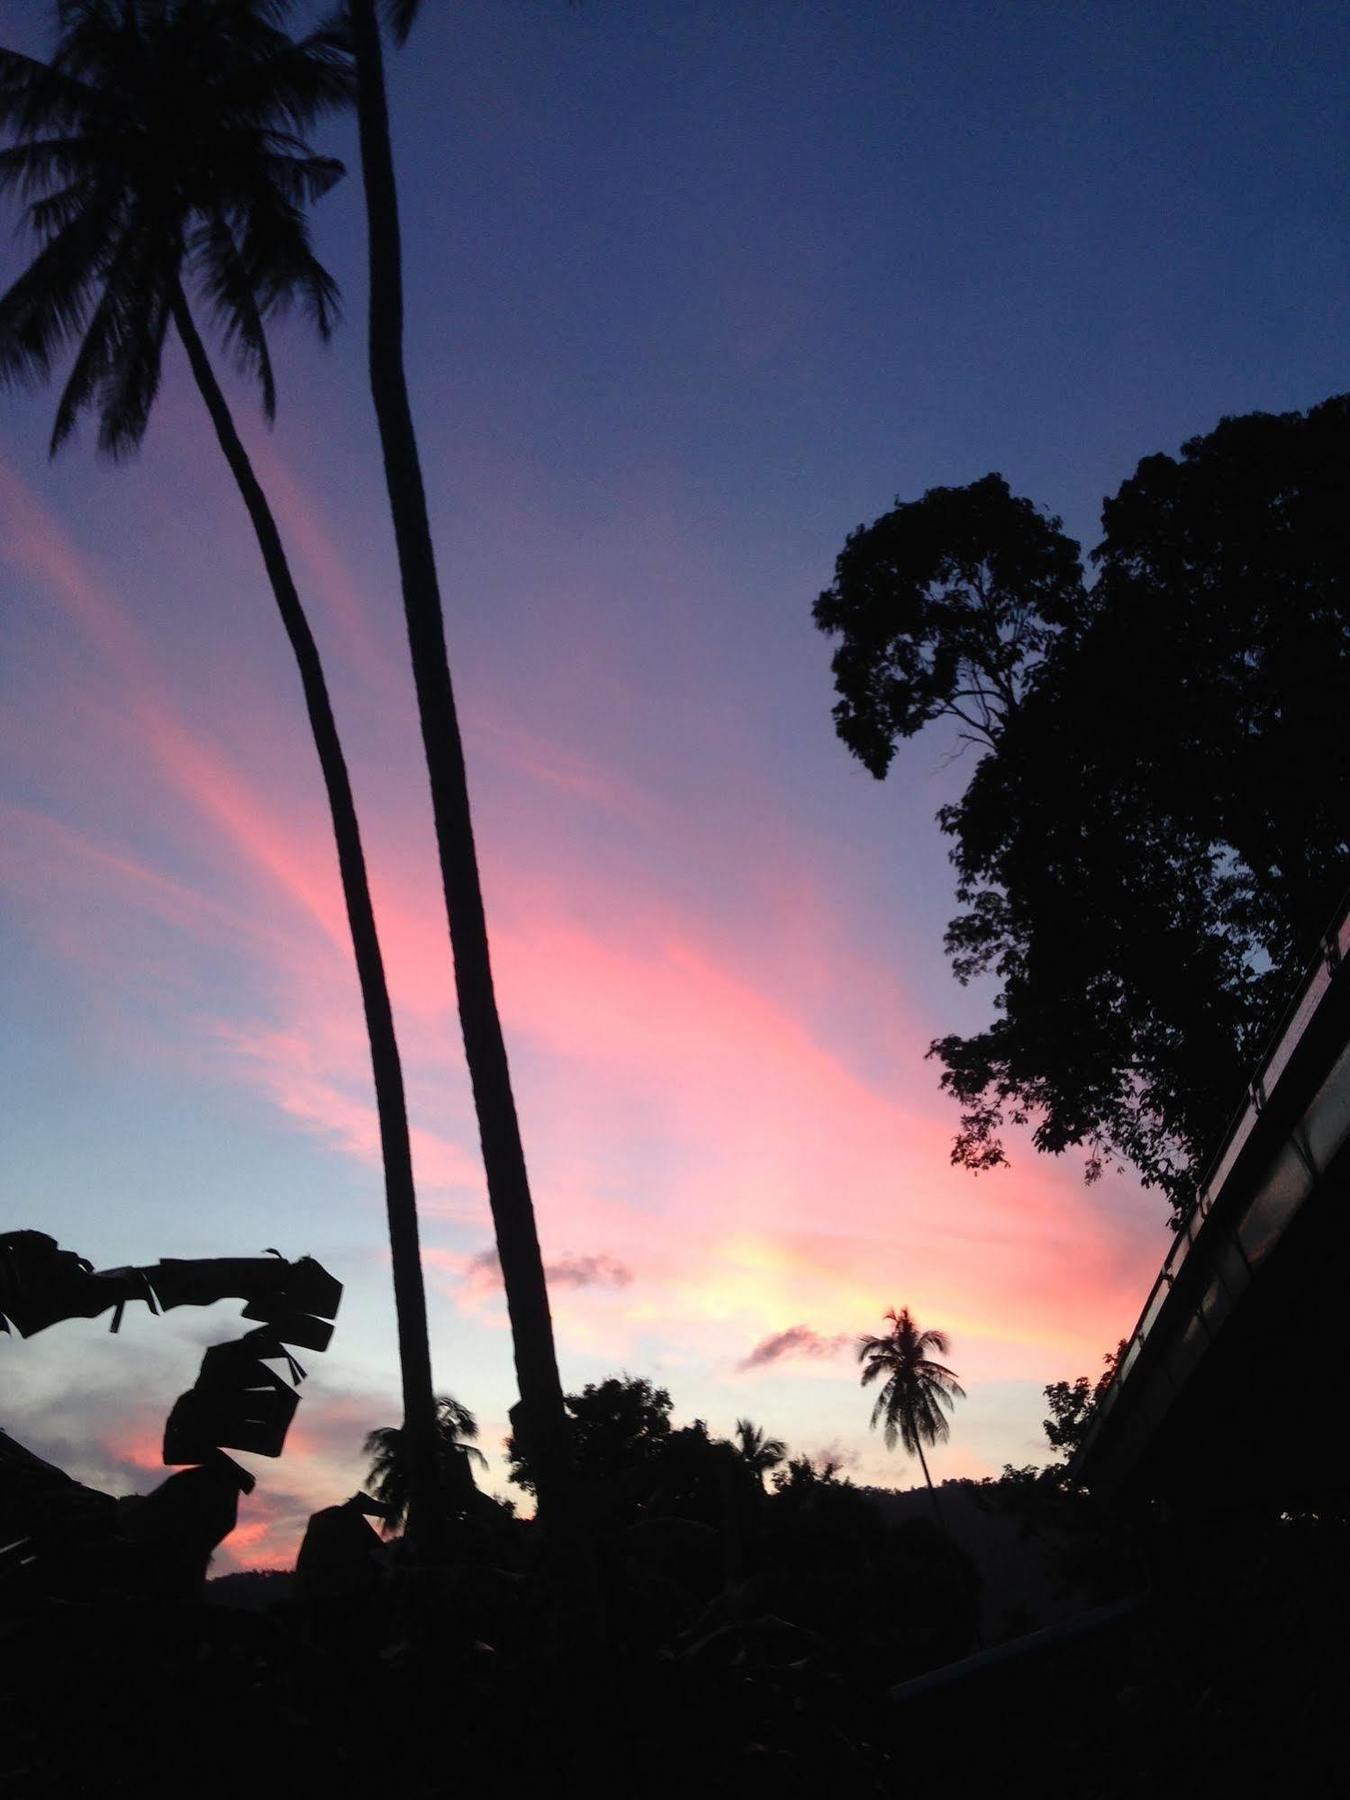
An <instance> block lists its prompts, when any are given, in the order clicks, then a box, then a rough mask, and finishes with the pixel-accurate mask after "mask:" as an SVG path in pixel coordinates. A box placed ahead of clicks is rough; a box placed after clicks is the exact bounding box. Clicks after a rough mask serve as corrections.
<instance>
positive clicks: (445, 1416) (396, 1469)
mask: <svg viewBox="0 0 1350 1800" xmlns="http://www.w3.org/2000/svg"><path fill="white" fill-rule="evenodd" d="M477 1436H478V1421H477V1419H475V1418H474V1416H473V1414H472V1413H471V1412H470V1411H469V1409H468V1407H467V1406H461V1405H460V1403H459V1401H458V1400H455V1399H452V1398H451V1396H450V1395H449V1394H438V1395H437V1397H436V1454H437V1460H438V1462H439V1465H440V1469H439V1473H440V1482H439V1491H440V1498H441V1503H442V1505H443V1506H444V1507H445V1508H446V1510H447V1511H449V1512H451V1513H465V1512H467V1511H468V1510H469V1508H470V1507H471V1506H472V1505H473V1500H474V1496H475V1495H476V1494H477V1492H478V1488H477V1485H476V1483H475V1482H474V1478H473V1467H472V1465H473V1464H474V1463H477V1464H478V1465H479V1467H480V1468H484V1469H485V1468H486V1467H487V1458H486V1457H485V1456H484V1455H483V1452H482V1451H481V1450H480V1449H479V1448H478V1446H477V1445H476V1444H475V1443H474V1441H473V1440H474V1439H475V1438H476V1437H477ZM362 1454H363V1455H365V1456H368V1457H369V1458H370V1469H369V1471H368V1473H367V1475H366V1486H367V1487H368V1488H369V1489H370V1492H371V1494H372V1495H373V1496H374V1498H375V1499H376V1500H378V1501H380V1503H381V1504H382V1505H383V1506H384V1507H385V1509H386V1511H385V1530H386V1532H389V1531H397V1530H398V1529H399V1527H400V1526H401V1525H402V1524H403V1522H404V1520H405V1519H406V1518H407V1516H408V1499H409V1493H410V1483H409V1474H410V1471H409V1468H408V1454H407V1449H406V1434H405V1432H404V1431H403V1430H402V1428H401V1427H400V1426H398V1425H381V1426H379V1427H378V1429H377V1430H375V1431H372V1432H371V1433H370V1434H369V1435H368V1437H367V1438H366V1441H365V1443H364V1445H363V1446H362Z"/></svg>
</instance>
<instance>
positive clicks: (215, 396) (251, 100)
mask: <svg viewBox="0 0 1350 1800" xmlns="http://www.w3.org/2000/svg"><path fill="white" fill-rule="evenodd" d="M283 12H284V5H283V4H282V3H281V0H64V3H63V4H61V5H60V6H59V7H58V10H57V19H58V28H59V38H58V43H57V46H56V51H55V54H54V55H53V58H52V61H51V63H50V65H47V64H44V63H41V62H38V61H35V60H33V59H31V58H29V57H26V56H21V55H19V54H17V53H15V52H13V51H8V50H2V51H0V125H3V126H7V127H8V128H9V130H10V132H11V134H12V135H13V137H14V138H15V140H16V141H15V142H14V144H13V145H12V146H11V147H10V148H8V149H6V150H4V151H3V152H0V186H3V187H5V188H10V189H17V190H18V192H19V193H20V194H21V195H22V196H23V197H24V198H25V199H26V200H27V201H28V203H29V204H28V207H27V222H28V224H29V226H30V227H31V229H32V231H33V233H34V235H35V237H36V239H37V241H38V244H39V249H38V251H37V254H36V255H35V257H34V259H33V261H32V263H31V264H30V265H29V267H28V268H27V269H26V270H25V272H24V273H23V274H22V275H20V277H19V279H18V280H17V281H16V282H15V283H14V284H13V286H12V287H11V288H10V289H9V291H8V293H6V294H5V295H4V296H3V297H0V380H3V381H5V382H7V383H18V384H24V385H36V384H39V383H41V382H43V381H45V380H46V379H47V378H48V377H49V376H50V375H51V374H52V371H53V367H54V365H55V364H56V363H57V362H58V360H59V359H60V358H61V357H62V356H63V354H64V353H66V352H67V351H73V360H72V363H71V368H70V373H69V376H68V378H67V380H66V383H65V386H64V389H63V391H62V394H61V398H60V401H59V403H58V406H57V411H56V420H55V424H54V427H53V430H52V438H51V450H52V453H53V455H54V454H55V453H56V451H57V450H58V449H59V448H60V447H61V445H62V444H63V443H64V442H65V441H66V440H67V438H68V437H69V436H70V434H71V432H72V431H73V429H74V427H75V424H76V422H77V420H78V418H79V416H80V414H81V413H82V412H85V411H90V412H93V413H95V414H96V415H97V417H98V421H99V432H98V446H99V449H100V450H101V451H102V452H103V453H104V454H106V455H107V456H109V457H111V458H113V459H119V458H122V457H125V456H128V455H130V454H131V453H132V452H134V451H135V450H136V449H137V447H138V446H139V444H140V442H141V440H142V438H143V437H144V435H145V431H146V428H147V426H148V424H149V419H150V413H151V410H152V408H153V405H154V401H155V397H156V395H157V393H158V391H159V384H160V373H161V365H162V361H163V353H164V346H165V342H166V339H167V337H168V335H169V328H170V326H172V327H173V329H174V331H176V332H177V334H178V337H179V339H180V341H181V343H182V345H183V348H184V350H185V351H186V353H187V359H188V363H189V366H190V368H191V371H192V374H193V377H194V379H195V380H196V383H197V387H198V389H199V391H200V393H201V396H202V399H203V401H204V402H205V404H206V409H207V412H208V414H209V415H210V419H211V423H212V425H213V426H214V428H215V433H216V437H217V439H218V441H219V443H220V447H221V449H222V451H223V452H224V455H225V458H226V461H227V462H228V464H229V467H230V470H231V472H232V473H233V475H234V477H235V480H236V482H237V483H238V486H239V491H240V494H241V495H242V497H243V501H244V505H245V507H246V508H247V511H248V515H249V518H250V520H251V521H252V524H253V528H254V531H255V533H256V535H257V539H258V545H259V548H260V550H261V552H262V558H263V563H264V565H265V568H266V571H267V575H268V578H269V580H270V582H271V586H272V592H273V595H274V596H275V599H276V603H277V606H278V608H279V610H280V612H281V618H282V622H283V624H284V626H285V630H286V634H287V637H288V638H289V640H290V644H291V648H292V650H293V652H294V654H295V658H296V663H297V665H298V668H299V672H300V681H301V686H302V688H303V691H304V699H305V705H306V708H307V710H308V714H309V722H310V727H311V730H312V731H313V734H314V742H315V747H316V749H317V751H318V755H319V763H320V766H321V768H322V771H323V779H324V784H325V787H326V789H327V794H328V803H329V807H330V810H331V813H332V820H333V832H334V836H335V838H336V840H337V853H338V865H339V869H340V872H341V878H342V891H343V897H344V899H345V901H346V907H347V917H348V921H349V924H350V928H351V936H352V947H353V950H354V952H355V957H356V967H357V973H358V976H359V979H360V986H361V998H362V1002H363V1005H364V1009H365V1017H366V1025H367V1029H368V1032H369V1036H370V1051H371V1066H372V1070H373V1074H374V1083H375V1096H376V1105H377V1111H378V1115H379V1126H380V1143H381V1149H382V1153H383V1161H384V1179H385V1197H386V1203H387V1209H388V1218H389V1238H390V1247H391V1253H392V1262H393V1275H394V1297H395V1304H396V1308H397V1314H398V1336H399V1352H400V1358H401V1364H402V1377H403V1404H404V1417H405V1423H406V1425H407V1428H408V1431H409V1465H410V1472H409V1482H410V1487H411V1490H412V1492H413V1494H414V1496H415V1503H414V1507H413V1513H414V1523H416V1518H417V1514H418V1513H419V1511H420V1510H422V1509H423V1508H425V1511H426V1515H427V1519H428V1521H429V1522H430V1521H434V1519H435V1516H436V1507H435V1504H434V1484H435V1473H436V1455H435V1441H436V1440H435V1429H436V1415H435V1399H434V1391H433V1388H432V1381H431V1359H430V1350H429V1346H428V1341H427V1322H426V1301H425V1296H424V1292H423V1285H422V1270H421V1262H420V1255H419V1248H418V1232H417V1206H416V1196H415V1192H414V1187H413V1168H412V1154H411V1149H410V1146H409V1139H408V1122H407V1111H406V1106H405V1101H404V1089H403V1073H402V1067H401V1064H400V1060H399V1052H398V1044H397V1041H396V1039H395V1036H394V1020H393V1011H392V1008H391V1006H390V1000H389V990H388V985H387V983H386V980H385V973H384V961H383V957H382V954H381V950H380V942H379V937H378V935H377V932H376V927H375V914H374V909H373V907H372V904H371V897H370V888H369V884H368V882H367V878H366V867H365V857H364V854H363V851H362V847H361V837H360V832H359V829H358V826H357V817H356V809H355V805H354V803H353V799H352V790H351V783H350V780H349V778H348V773H347V766H346V761H345V758H344V756H343V752H342V746H341V743H340V741H339V738H338V734H337V727H336V724H335V722H334V718H333V711H332V706H331V704H330V701H329V696H328V689H327V684H326V681H325V678H324V672H323V667H322V664H321V663H320V660H319V654H318V649H317V646H316V644H315V642H314V637H313V634H312V632H311V631H310V627H309V622H308V620H307V618H306V616H305V612H304V609H303V607H302V606H301V603H300V598H299V595H298V594H297V592H296V587H295V583H294V581H293V579H292V577H291V572H290V568H289V566H288V564H287V561H286V555H285V551H284V549H283V546H282V542H281V536H280V533H279V532H278V530H277V524H276V520H275V519H274V517H273V515H272V512H271V509H270V507H269V505H268V503H267V499H266V496H265V495H264V493H263V490H262V488H261V486H260V484H259V482H258V479H257V477H256V475H255V474H254V471H253V467H252V464H251V463H250V461H249V458H248V455H247V453H246V452H245V450H244V446H243V443H242V442H241V440H240V437H239V434H238V432H237V430H236V429H235V425H234V421H233V418H232V416H231V413H230V409H229V406H228V404H227V402H226V399H225V396H224V394H223V392H222V391H221V388H220V384H219V383H218V381H217V380H216V376H215V373H214V371H213V369H212V366H211V361H210V358H209V356H208V354H207V350H206V346H205V344H204V343H203V341H202V338H201V335H200V333H199V331H198V329H197V325H196V322H195V319H194V316H193V305H194V303H195V305H196V306H197V307H198V308H200V309H201V310H204V311H205V312H206V313H207V315H208V317H209V318H210V320H211V322H212V325H213V326H214V328H215V331H216V334H217V336H218V337H219V339H220V341H221V342H222V344H223V345H224V347H225V348H226V349H227V350H228V351H229V352H231V353H232V354H233V357H234V360H235V361H236V363H238V364H239V365H240V366H241V368H242V369H243V371H244V372H245V373H247V374H249V375H251V376H253V377H254V378H256V379H257V381H258V383H259V386H260V388H261V391H262V401H263V408H264V411H265V413H266V415H267V417H268V419H269V420H270V419H271V417H272V414H273V410H274V407H275V384H274V380H273V374H272V364H271V360H270V357H269V354H268V346H267V335H266V324H267V321H268V320H269V319H270V318H272V317H273V316H275V315H277V314H280V313H282V312H284V311H286V310H287V309H288V308H290V307H292V306H299V307H300V308H301V309H302V310H303V311H304V312H306V313H307V314H308V316H309V318H310V320H311V322H312V323H313V325H314V326H315V327H316V328H317V330H318V332H319V334H320V336H322V337H325V338H326V337H327V336H328V334H329V333H330V331H331V329H332V326H333V323H334V321H335V318H336V314H337V289H336V287H335V284H334V283H333V281H332V279H331V277H330V276H329V275H328V273H327V271H326V270H325V269H324V268H323V267H322V265H321V264H320V263H319V261H318V260H317V258H316V257H315V255H314V253H313V251H312V249H311V247H310V242H309V234H308V229H307V226H306V223H305V217H304V211H303V208H304V207H305V205H306V204H307V203H308V202H310V201H313V200H316V199H318V198H319V197H320V196H321V195H323V194H325V193H326V192H327V191H328V190H329V189H330V188H331V187H332V186H333V184H334V183H335V182H336V181H337V180H338V179H339V178H340V176H341V175H342V172H343V171H342V165H341V164H340V163H338V162H335V161H334V160H333V159H332V158H329V157H321V156H315V155H314V154H313V153H312V152H311V151H310V149H309V147H308V145H307V144H306V143H305V141H304V139H303V136H302V135H301V134H302V133H303V132H304V131H305V130H306V128H307V127H308V126H309V125H310V124H311V123H312V122H313V121H315V120H317V119H319V118H321V117H323V116H324V115H325V114H328V113H330V112H332V111H334V110H336V109H338V108H341V107H342V106H344V105H346V104H347V103H348V101H349V98H350V91H351V71H350V65H349V63H348V61H347V59H346V58H345V57H344V56H343V55H342V54H341V52H340V51H339V50H337V49H336V48H335V47H334V46H333V45H332V44H331V43H330V42H329V41H328V40H326V39H323V38H318V37H309V38H306V39H303V40H301V41H299V42H293V41H292V40H291V39H290V38H288V37H287V36H286V35H285V34H284V33H283V32H282V31H281V30H280V29H279V28H278V26H277V23H276V21H277V19H278V18H279V17H280V16H281V15H282V14H283ZM189 296H191V297H192V299H191V300H190V298H189Z"/></svg>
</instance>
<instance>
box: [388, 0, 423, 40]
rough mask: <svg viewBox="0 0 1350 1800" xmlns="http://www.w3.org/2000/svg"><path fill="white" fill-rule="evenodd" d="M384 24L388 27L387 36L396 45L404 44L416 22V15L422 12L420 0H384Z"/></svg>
mask: <svg viewBox="0 0 1350 1800" xmlns="http://www.w3.org/2000/svg"><path fill="white" fill-rule="evenodd" d="M382 10H383V12H384V18H385V23H386V24H387V25H388V27H389V35H390V36H391V37H392V38H393V40H394V42H395V43H396V44H406V43H407V41H408V33H409V32H410V31H411V30H412V28H413V26H414V25H415V24H416V22H417V15H418V13H419V12H420V11H421V10H422V0H384V6H383V9H382Z"/></svg>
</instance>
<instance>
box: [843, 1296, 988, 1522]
mask: <svg viewBox="0 0 1350 1800" xmlns="http://www.w3.org/2000/svg"><path fill="white" fill-rule="evenodd" d="M885 1316H886V1317H887V1318H888V1319H889V1320H890V1321H891V1329H890V1330H889V1331H888V1332H887V1333H886V1335H885V1337H861V1338H859V1339H858V1361H859V1362H860V1363H862V1365H863V1372H862V1376H861V1378H860V1379H861V1382H862V1385H863V1386H864V1387H867V1386H868V1385H869V1384H870V1383H871V1382H873V1381H876V1380H877V1379H878V1378H879V1377H882V1376H884V1377H885V1381H884V1384H883V1386H882V1389H881V1392H880V1393H879V1394H878V1395H877V1400H876V1405H875V1406H874V1407H873V1408H872V1429H873V1430H874V1431H875V1430H876V1428H877V1425H878V1424H879V1423H880V1424H881V1425H882V1426H883V1428H884V1436H885V1439H886V1448H887V1449H888V1450H894V1448H895V1446H896V1442H897V1440H898V1441H899V1442H900V1443H902V1444H903V1445H904V1446H905V1449H906V1450H908V1451H909V1453H910V1455H911V1456H916V1455H917V1457H918V1459H919V1466H920V1467H921V1468H922V1470H923V1478H924V1480H925V1481H926V1482H927V1483H928V1492H929V1493H930V1494H931V1495H932V1497H933V1510H934V1512H935V1513H936V1514H937V1517H938V1521H939V1523H941V1520H942V1506H941V1503H940V1501H939V1500H938V1496H937V1489H936V1488H935V1487H934V1486H933V1477H932V1476H931V1475H930V1474H929V1473H928V1462H927V1459H926V1458H925V1456H924V1453H923V1447H924V1445H925V1444H942V1443H945V1442H946V1441H947V1439H948V1437H949V1436H950V1435H951V1424H950V1422H949V1421H948V1418H947V1413H949V1412H950V1411H951V1410H952V1407H953V1405H954V1403H955V1402H956V1401H957V1400H964V1399H965V1397H966V1391H965V1389H964V1388H963V1387H962V1386H961V1384H960V1382H959V1381H958V1380H957V1379H956V1377H955V1375H953V1373H952V1371H951V1370H950V1369H949V1368H947V1366H946V1364H945V1363H940V1362H934V1361H933V1360H932V1357H931V1356H930V1354H929V1353H930V1351H934V1352H936V1353H937V1355H939V1356H946V1355H947V1354H948V1353H949V1351H950V1348H951V1347H950V1345H949V1343H948V1341H947V1334H946V1333H945V1332H943V1331H920V1330H919V1327H918V1325H917V1324H916V1323H915V1321H914V1319H913V1318H912V1317H911V1315H910V1311H909V1308H908V1307H907V1306H902V1307H901V1308H900V1311H899V1312H896V1311H895V1310H894V1308H892V1309H891V1311H890V1312H888V1313H887V1314H886V1315H885ZM944 1409H945V1410H944Z"/></svg>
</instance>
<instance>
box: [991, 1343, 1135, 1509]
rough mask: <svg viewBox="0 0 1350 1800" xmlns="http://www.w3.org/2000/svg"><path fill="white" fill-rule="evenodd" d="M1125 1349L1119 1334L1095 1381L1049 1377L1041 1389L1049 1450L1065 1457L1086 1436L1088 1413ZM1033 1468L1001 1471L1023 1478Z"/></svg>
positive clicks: (1094, 1410) (1070, 1453)
mask: <svg viewBox="0 0 1350 1800" xmlns="http://www.w3.org/2000/svg"><path fill="white" fill-rule="evenodd" d="M1124 1350H1125V1340H1124V1339H1123V1338H1122V1339H1121V1341H1120V1343H1118V1344H1117V1345H1116V1347H1115V1349H1114V1350H1108V1351H1107V1353H1106V1355H1105V1356H1104V1357H1103V1358H1102V1372H1101V1374H1100V1375H1099V1376H1098V1377H1097V1379H1096V1381H1093V1380H1092V1378H1091V1377H1090V1376H1088V1375H1080V1376H1078V1378H1077V1380H1075V1381H1052V1382H1051V1383H1050V1385H1049V1386H1048V1387H1047V1388H1046V1390H1045V1403H1046V1405H1047V1406H1048V1407H1049V1408H1050V1417H1049V1418H1048V1419H1047V1420H1046V1421H1045V1435H1046V1437H1047V1438H1048V1439H1049V1441H1050V1447H1051V1449H1052V1450H1058V1451H1059V1452H1060V1453H1061V1454H1062V1455H1063V1456H1064V1457H1065V1458H1066V1459H1067V1458H1068V1457H1070V1456H1072V1455H1073V1454H1074V1452H1075V1451H1076V1450H1077V1449H1078V1447H1079V1446H1080V1445H1081V1443H1082V1442H1083V1439H1084V1438H1085V1437H1086V1436H1087V1428H1088V1426H1089V1425H1090V1424H1091V1422H1092V1415H1093V1413H1094V1412H1096V1410H1097V1408H1098V1406H1100V1405H1101V1399H1102V1395H1103V1394H1104V1393H1105V1392H1106V1390H1107V1388H1109V1387H1110V1385H1111V1383H1112V1381H1113V1380H1114V1379H1115V1373H1116V1365H1117V1364H1118V1363H1119V1361H1120V1358H1121V1356H1122V1354H1123V1353H1124ZM1033 1472H1034V1471H1029V1470H1009V1469H1005V1470H1004V1471H1003V1473H1004V1478H1005V1479H1010V1478H1013V1479H1016V1478H1022V1479H1025V1478H1026V1476H1027V1475H1028V1474H1030V1473H1033Z"/></svg>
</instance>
